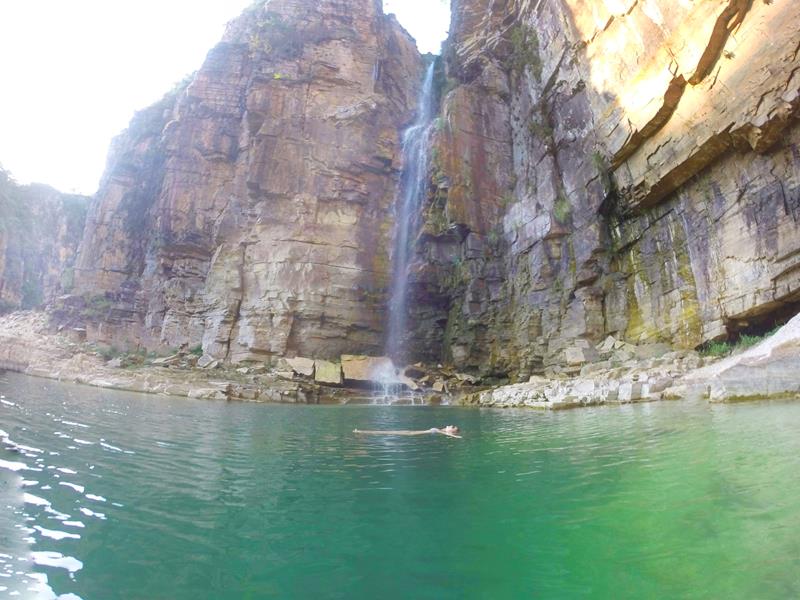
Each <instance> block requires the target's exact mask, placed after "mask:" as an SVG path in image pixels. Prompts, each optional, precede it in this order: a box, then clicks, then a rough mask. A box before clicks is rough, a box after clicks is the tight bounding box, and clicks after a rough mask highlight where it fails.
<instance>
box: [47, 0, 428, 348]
mask: <svg viewBox="0 0 800 600" xmlns="http://www.w3.org/2000/svg"><path fill="white" fill-rule="evenodd" d="M422 70H423V61H422V58H421V57H420V55H419V54H418V52H417V50H416V47H415V45H414V42H413V40H412V39H411V38H410V37H409V36H408V35H407V34H406V33H405V31H403V29H402V28H401V27H400V26H399V24H398V23H397V22H396V21H395V20H394V19H393V18H392V17H387V16H385V15H384V14H383V10H382V7H381V3H380V0H348V1H346V2H342V1H341V0H317V1H315V2H309V1H304V0H267V1H266V2H260V3H256V4H255V5H254V6H253V7H251V8H250V9H248V10H247V11H245V13H244V14H243V15H242V16H241V17H239V18H238V19H236V20H235V21H233V22H231V23H230V24H229V26H228V29H227V32H226V34H225V36H224V39H223V40H222V42H221V43H220V44H219V45H217V46H216V47H215V48H214V49H213V50H212V51H211V52H210V53H209V54H208V57H207V59H206V61H205V63H204V64H203V66H202V67H201V69H200V70H199V71H198V72H197V73H196V74H195V75H194V76H193V77H191V78H190V80H189V81H188V82H187V83H186V84H185V85H183V86H180V87H179V88H178V89H176V90H175V91H174V92H172V93H170V94H168V95H167V96H166V97H165V98H164V99H163V100H162V101H161V102H159V103H158V104H156V105H154V106H152V107H150V108H148V109H146V110H145V111H142V112H141V113H139V114H138V115H137V116H136V117H135V118H134V120H133V121H132V123H131V125H130V127H129V129H128V130H127V131H126V132H125V133H123V134H122V135H121V136H120V137H119V138H118V139H117V140H116V141H115V143H114V146H113V148H112V153H111V155H110V158H109V161H108V166H107V170H106V173H105V176H104V179H103V181H102V183H101V187H100V191H99V192H98V195H97V197H96V200H95V202H94V203H93V205H92V207H91V210H90V213H89V216H88V221H87V227H86V235H85V237H84V239H83V242H82V243H81V247H80V252H79V257H78V261H77V265H76V269H75V289H74V296H73V297H72V298H70V299H68V300H67V301H66V302H65V303H64V304H63V305H62V307H61V310H60V312H59V314H60V317H61V318H62V319H71V320H72V321H73V322H78V321H85V324H86V326H87V330H88V331H87V333H88V337H89V339H90V340H92V339H94V340H98V341H103V342H106V343H109V344H114V345H117V346H119V347H121V348H124V347H128V348H130V347H136V346H142V347H147V348H150V349H164V348H174V347H179V346H183V345H187V346H190V347H195V346H197V345H202V347H203V350H204V352H205V354H206V355H207V356H209V357H212V358H216V359H225V360H230V361H233V362H238V361H243V360H264V361H269V360H270V358H271V357H276V356H293V355H302V356H315V357H321V358H326V357H337V358H338V356H339V355H340V354H342V353H347V352H350V353H369V354H380V352H381V350H382V345H383V323H384V320H385V306H386V303H387V302H386V289H387V285H388V278H389V272H390V262H391V261H390V256H389V251H390V248H391V246H392V245H391V235H392V210H393V201H394V197H395V188H396V182H397V179H398V172H399V169H400V168H401V165H400V158H401V157H400V152H399V145H400V144H399V141H400V134H401V132H402V130H403V128H404V127H405V125H407V124H408V123H409V122H410V121H411V120H412V119H413V116H414V109H415V101H416V95H417V91H418V89H419V85H420V83H421V77H422Z"/></svg>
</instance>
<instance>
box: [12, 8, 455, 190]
mask: <svg viewBox="0 0 800 600" xmlns="http://www.w3.org/2000/svg"><path fill="white" fill-rule="evenodd" d="M312 1H313V0H312ZM251 2H252V0H0V164H2V165H3V167H4V168H5V169H7V170H8V171H10V172H11V174H12V175H13V176H14V178H15V179H16V180H17V181H19V182H20V183H29V182H31V181H38V182H42V183H47V184H50V185H52V186H53V187H56V188H58V189H60V190H62V191H74V192H80V193H84V194H93V193H94V192H95V191H96V189H97V183H98V181H99V179H100V175H101V174H102V171H103V168H104V166H105V159H106V152H107V150H108V145H109V142H110V141H111V138H112V137H114V136H115V135H116V134H117V133H119V132H120V131H122V130H123V129H125V127H126V126H127V125H128V121H130V118H131V117H132V116H133V113H134V112H135V111H136V110H139V109H141V108H144V107H145V106H148V105H149V104H152V103H153V102H155V101H156V100H158V99H159V98H161V96H163V95H164V93H165V92H167V91H168V90H169V89H171V88H172V86H173V85H174V84H175V83H176V82H178V81H180V80H181V79H183V77H184V76H185V75H187V74H188V73H191V72H193V71H195V70H196V69H198V68H199V67H200V65H201V64H202V62H203V59H204V58H205V55H206V53H207V52H208V51H209V50H210V49H211V48H212V47H213V46H214V45H215V44H216V43H217V42H218V41H219V39H220V38H221V37H222V33H223V31H224V27H225V23H227V22H228V21H229V20H230V19H232V18H234V17H235V16H237V15H238V14H239V13H240V12H241V11H242V9H243V8H244V7H246V6H248V5H249V4H251ZM448 5H449V2H445V1H443V0H384V8H385V10H386V12H394V13H396V14H397V18H398V20H399V21H400V22H401V23H402V24H403V26H404V27H405V28H406V29H408V30H409V32H410V33H411V35H413V36H414V37H415V38H416V39H417V43H418V45H419V47H420V50H421V51H422V52H437V53H438V51H439V47H440V45H441V42H442V40H443V39H444V38H445V37H446V32H447V28H448V26H449V19H450V15H449V8H448Z"/></svg>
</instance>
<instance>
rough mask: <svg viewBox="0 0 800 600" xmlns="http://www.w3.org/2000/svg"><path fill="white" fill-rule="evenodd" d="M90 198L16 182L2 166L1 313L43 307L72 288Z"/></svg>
mask: <svg viewBox="0 0 800 600" xmlns="http://www.w3.org/2000/svg"><path fill="white" fill-rule="evenodd" d="M88 202H89V198H86V197H84V196H78V195H74V194H63V193H61V192H58V191H56V190H54V189H53V188H51V187H48V186H44V185H38V184H34V185H25V186H19V185H17V184H15V183H14V182H13V181H12V180H11V179H10V178H9V177H8V175H7V174H6V173H5V172H4V171H2V170H1V169H0V313H2V312H6V311H11V310H17V309H33V308H42V307H44V306H46V305H47V304H48V303H50V302H52V301H53V300H54V299H56V298H57V297H58V296H60V295H61V294H64V293H67V292H69V291H70V289H71V288H72V283H73V264H74V262H75V257H76V254H77V249H78V244H79V243H80V240H81V236H82V234H83V225H84V221H85V219H86V208H87V206H88Z"/></svg>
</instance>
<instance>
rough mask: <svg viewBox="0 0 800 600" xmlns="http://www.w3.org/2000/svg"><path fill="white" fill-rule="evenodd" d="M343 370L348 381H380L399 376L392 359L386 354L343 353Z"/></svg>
mask: <svg viewBox="0 0 800 600" xmlns="http://www.w3.org/2000/svg"><path fill="white" fill-rule="evenodd" d="M341 360H342V371H343V372H344V378H345V380H347V381H352V382H359V383H366V382H372V383H380V382H384V381H391V380H394V379H396V378H397V377H398V376H399V373H398V370H397V369H396V368H395V366H394V363H393V362H392V359H390V358H388V357H386V356H357V355H352V354H342V357H341Z"/></svg>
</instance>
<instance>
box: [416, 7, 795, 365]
mask: <svg viewBox="0 0 800 600" xmlns="http://www.w3.org/2000/svg"><path fill="white" fill-rule="evenodd" d="M452 6H453V26H452V28H451V40H450V47H449V49H448V50H447V52H446V53H445V57H446V68H447V75H448V79H447V81H446V83H445V85H446V87H445V97H444V100H443V105H442V119H441V121H440V123H439V131H438V133H437V134H436V142H435V144H436V149H435V151H434V163H433V165H432V167H431V174H432V181H433V184H432V188H431V193H430V198H429V203H428V206H427V207H426V209H425V210H426V215H425V217H426V224H425V226H424V227H423V230H422V232H421V234H420V236H419V239H418V241H417V260H416V262H415V264H414V278H415V285H414V293H415V297H416V299H417V302H418V304H417V306H418V311H417V318H416V322H417V324H418V326H419V327H418V329H417V330H416V331H415V332H414V334H415V336H416V339H417V340H418V344H417V348H418V349H419V355H420V357H423V358H429V359H433V358H436V359H442V358H444V359H445V360H450V361H453V362H455V363H457V364H459V365H460V366H461V367H462V368H473V369H475V370H478V371H481V372H483V373H485V374H495V375H497V376H505V375H510V376H511V378H512V379H523V378H525V377H527V376H528V375H530V374H532V373H537V372H541V371H543V370H545V369H547V368H550V369H551V370H555V371H557V370H558V369H559V366H560V365H562V364H563V363H564V362H565V351H566V350H567V349H568V347H569V346H570V344H572V340H574V339H575V338H583V339H586V340H589V341H591V342H597V341H599V340H600V339H601V338H602V337H603V336H605V335H608V334H613V335H615V336H617V337H620V338H624V339H626V340H628V341H630V342H658V341H666V342H669V343H671V344H674V345H677V346H680V347H694V346H697V345H699V344H701V343H703V342H705V341H708V340H711V339H714V338H718V337H720V336H724V335H726V334H729V333H735V332H736V331H740V330H747V329H748V328H753V327H762V326H763V327H768V326H769V325H770V324H771V323H772V322H774V321H775V320H779V319H782V318H784V317H785V316H786V315H789V314H791V313H792V312H793V311H795V312H796V311H797V308H798V306H800V305H798V304H797V302H798V300H800V258H799V257H800V226H798V217H800V145H798V143H799V142H800V130H798V127H797V117H798V114H799V113H798V104H799V103H800V100H798V94H800V56H799V53H798V48H799V47H800V30H799V29H798V28H797V26H796V24H797V23H798V22H800V4H798V3H796V2H792V1H791V0H774V1H772V2H760V1H759V2H751V1H749V0H746V1H743V0H728V1H725V2H691V1H679V2H676V1H672V0H670V1H667V0H647V1H642V0H619V1H615V2H609V1H607V0H564V1H563V2H537V1H535V0H506V1H495V0H491V1H490V0H454V1H453V3H452ZM448 90H449V91H448Z"/></svg>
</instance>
